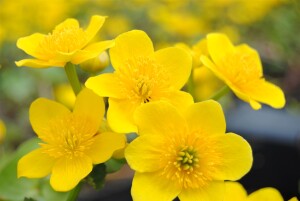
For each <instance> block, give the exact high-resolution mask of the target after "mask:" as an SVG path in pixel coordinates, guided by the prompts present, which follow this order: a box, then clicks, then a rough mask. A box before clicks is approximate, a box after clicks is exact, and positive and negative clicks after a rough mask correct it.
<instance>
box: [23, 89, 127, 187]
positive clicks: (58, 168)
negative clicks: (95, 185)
mask: <svg viewBox="0 0 300 201" xmlns="http://www.w3.org/2000/svg"><path fill="white" fill-rule="evenodd" d="M104 112H105V106H104V102H103V99H102V98H100V97H98V96H97V95H96V94H94V93H93V92H92V91H91V90H89V89H83V90H82V91H81V92H80V93H79V95H78V96H77V99H76V103H75V106H74V109H73V112H71V111H70V110H68V109H67V108H66V107H65V106H63V105H62V104H59V103H57V102H54V101H51V100H48V99H45V98H39V99H37V100H35V101H34V102H33V103H32V104H31V106H30V110H29V117H30V122H31V125H32V128H33V130H34V131H35V132H36V133H37V135H38V137H39V138H40V139H41V140H42V143H40V146H41V147H40V148H38V149H36V150H34V151H32V152H30V153H28V154H27V155H25V156H23V157H22V158H21V159H20V160H19V163H18V177H28V178H41V177H45V176H47V175H49V174H50V173H51V178H50V184H51V186H52V187H53V188H54V190H56V191H69V190H71V189H72V188H74V187H75V186H76V185H77V184H78V183H79V182H80V181H81V180H82V179H83V178H84V177H86V176H87V175H88V174H89V173H90V172H91V171H92V168H93V164H98V163H103V162H105V161H107V160H108V159H109V158H110V157H111V156H112V154H113V153H114V151H115V150H118V149H121V148H123V147H124V146H125V136H124V135H122V134H117V133H113V132H103V133H101V132H99V129H100V126H101V122H102V118H103V116H104Z"/></svg>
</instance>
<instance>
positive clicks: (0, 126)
mask: <svg viewBox="0 0 300 201" xmlns="http://www.w3.org/2000/svg"><path fill="white" fill-rule="evenodd" d="M5 135H6V127H5V124H4V122H3V121H2V120H1V119H0V144H1V143H2V142H3V141H4V138H5Z"/></svg>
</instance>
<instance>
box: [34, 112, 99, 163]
mask: <svg viewBox="0 0 300 201" xmlns="http://www.w3.org/2000/svg"><path fill="white" fill-rule="evenodd" d="M90 125H91V123H90V120H89V119H88V118H84V117H80V116H77V115H74V114H70V115H68V116H66V117H65V118H62V119H59V120H55V121H53V122H50V124H49V128H47V129H45V132H44V135H42V136H40V138H41V139H42V140H43V141H44V142H45V143H43V144H42V147H43V148H45V152H46V153H48V154H49V155H50V156H52V157H54V158H58V157H61V156H64V157H69V158H72V157H76V156H79V155H81V154H83V153H84V152H85V151H86V150H87V149H89V148H90V146H91V145H92V144H93V142H94V136H95V135H96V131H94V130H93V129H91V128H90Z"/></svg>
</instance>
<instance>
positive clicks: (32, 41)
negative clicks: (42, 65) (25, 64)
mask: <svg viewBox="0 0 300 201" xmlns="http://www.w3.org/2000/svg"><path fill="white" fill-rule="evenodd" d="M44 38H45V35H44V34H40V33H34V34H32V35H30V36H26V37H22V38H19V39H18V41H17V47H18V48H20V49H21V50H23V51H24V52H26V53H27V54H29V55H32V56H34V57H36V58H39V59H42V58H43V55H41V54H39V52H38V51H37V50H38V48H39V43H40V42H41V41H42V40H43V39H44Z"/></svg>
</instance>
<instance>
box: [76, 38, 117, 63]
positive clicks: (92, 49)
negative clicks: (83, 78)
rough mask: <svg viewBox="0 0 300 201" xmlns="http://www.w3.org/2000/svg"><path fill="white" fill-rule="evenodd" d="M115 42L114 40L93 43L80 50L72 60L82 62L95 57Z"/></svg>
mask: <svg viewBox="0 0 300 201" xmlns="http://www.w3.org/2000/svg"><path fill="white" fill-rule="evenodd" d="M114 44H115V42H114V40H107V41H101V42H98V43H93V44H91V45H89V46H87V47H86V48H84V49H83V50H78V51H76V52H75V53H74V55H73V56H72V59H71V62H72V63H73V64H80V63H82V62H84V61H87V60H89V59H92V58H95V57H97V56H98V55H100V54H101V53H102V52H103V51H104V50H106V49H108V48H111V47H113V46H114Z"/></svg>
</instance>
